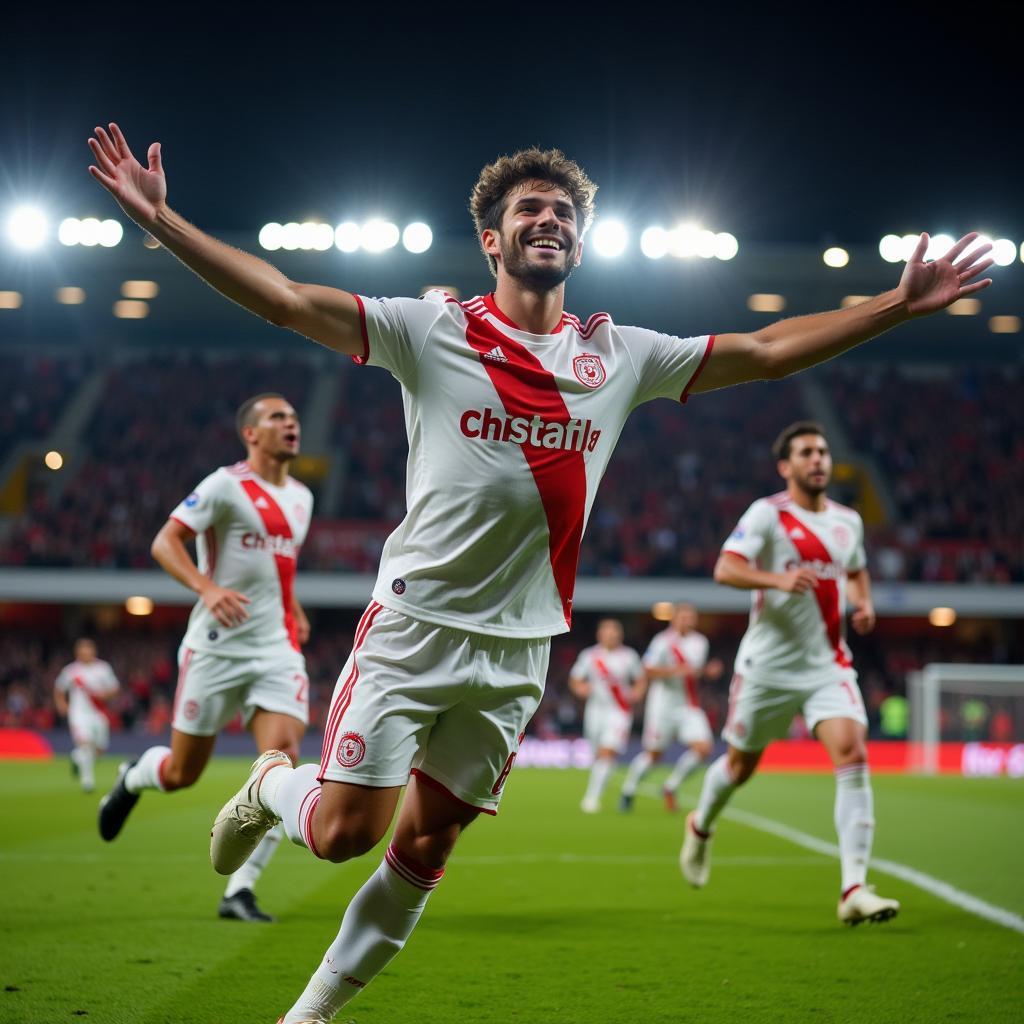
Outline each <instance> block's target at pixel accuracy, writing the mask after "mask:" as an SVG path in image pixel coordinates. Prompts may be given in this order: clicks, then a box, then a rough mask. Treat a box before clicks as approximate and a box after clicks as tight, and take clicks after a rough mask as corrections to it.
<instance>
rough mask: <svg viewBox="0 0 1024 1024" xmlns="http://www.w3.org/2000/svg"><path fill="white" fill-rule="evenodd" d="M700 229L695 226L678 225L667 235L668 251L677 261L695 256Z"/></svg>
mask: <svg viewBox="0 0 1024 1024" xmlns="http://www.w3.org/2000/svg"><path fill="white" fill-rule="evenodd" d="M700 231H701V229H700V228H699V227H698V226H697V225H696V224H680V225H679V227H677V228H673V230H671V231H670V232H669V233H668V251H669V252H670V253H672V255H673V256H676V257H678V258H679V259H686V258H687V257H690V256H695V255H696V254H697V246H698V244H699V243H700Z"/></svg>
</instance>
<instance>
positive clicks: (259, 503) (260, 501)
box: [253, 494, 270, 508]
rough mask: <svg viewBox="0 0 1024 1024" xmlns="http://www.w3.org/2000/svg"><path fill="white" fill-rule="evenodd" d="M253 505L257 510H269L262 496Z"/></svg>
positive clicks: (268, 505)
mask: <svg viewBox="0 0 1024 1024" xmlns="http://www.w3.org/2000/svg"><path fill="white" fill-rule="evenodd" d="M253 504H254V505H255V506H256V507H257V508H270V502H269V501H267V499H266V498H264V497H263V495H262V494H261V495H260V496H259V497H258V498H257V499H256V500H255V501H254V502H253Z"/></svg>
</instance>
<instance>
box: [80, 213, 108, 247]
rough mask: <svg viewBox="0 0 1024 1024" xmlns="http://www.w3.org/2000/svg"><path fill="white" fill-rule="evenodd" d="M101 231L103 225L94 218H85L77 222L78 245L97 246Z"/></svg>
mask: <svg viewBox="0 0 1024 1024" xmlns="http://www.w3.org/2000/svg"><path fill="white" fill-rule="evenodd" d="M102 231H103V225H102V224H101V223H100V222H99V221H98V220H97V219H96V218H95V217H86V218H85V220H81V221H79V222H78V244H79V245H87V246H93V245H99V244H100V233H101V232H102Z"/></svg>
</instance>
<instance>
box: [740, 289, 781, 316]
mask: <svg viewBox="0 0 1024 1024" xmlns="http://www.w3.org/2000/svg"><path fill="white" fill-rule="evenodd" d="M785 308H786V298H785V296H784V295H777V294H776V293H774V292H755V293H754V294H753V295H750V296H748V297H747V309H749V310H751V311H752V312H754V313H781V312H782V311H783V310H784V309H785Z"/></svg>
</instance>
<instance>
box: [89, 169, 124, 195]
mask: <svg viewBox="0 0 1024 1024" xmlns="http://www.w3.org/2000/svg"><path fill="white" fill-rule="evenodd" d="M89 173H90V174H91V175H92V176H93V177H94V178H95V179H96V180H97V181H98V182H99V183H100V184H101V185H102V186H103V187H104V188H105V189H109V190H110V191H111V192H113V191H114V189H115V188H117V182H116V181H114V179H113V178H111V177H110V175H108V174H104V173H103V172H102V171H101V170H100V169H99V168H98V167H93V165H92V164H90V165H89Z"/></svg>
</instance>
